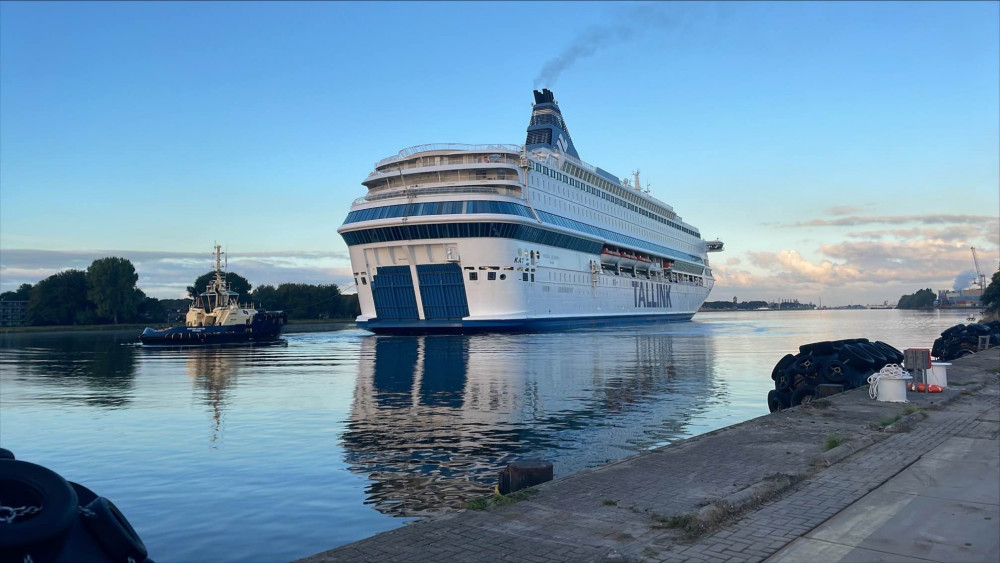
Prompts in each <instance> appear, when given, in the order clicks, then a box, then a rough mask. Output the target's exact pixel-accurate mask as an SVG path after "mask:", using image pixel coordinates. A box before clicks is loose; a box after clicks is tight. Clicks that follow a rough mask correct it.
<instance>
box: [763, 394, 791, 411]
mask: <svg viewBox="0 0 1000 563" xmlns="http://www.w3.org/2000/svg"><path fill="white" fill-rule="evenodd" d="M790 401H791V395H789V394H788V393H782V392H780V391H768V392H767V409H768V410H769V411H771V412H778V411H780V410H784V409H787V408H788V407H789V406H790V405H791V402H790Z"/></svg>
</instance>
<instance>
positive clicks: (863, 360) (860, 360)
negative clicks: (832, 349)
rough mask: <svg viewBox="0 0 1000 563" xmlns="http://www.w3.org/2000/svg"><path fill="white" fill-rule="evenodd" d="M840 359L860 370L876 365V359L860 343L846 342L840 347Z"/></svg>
mask: <svg viewBox="0 0 1000 563" xmlns="http://www.w3.org/2000/svg"><path fill="white" fill-rule="evenodd" d="M840 361H842V362H844V363H845V364H850V365H852V366H854V367H856V368H858V369H859V370H861V369H864V368H868V367H872V366H874V365H875V359H874V358H872V357H871V355H870V354H868V352H867V351H865V349H864V348H862V347H861V346H859V345H858V344H845V345H844V346H842V347H841V348H840Z"/></svg>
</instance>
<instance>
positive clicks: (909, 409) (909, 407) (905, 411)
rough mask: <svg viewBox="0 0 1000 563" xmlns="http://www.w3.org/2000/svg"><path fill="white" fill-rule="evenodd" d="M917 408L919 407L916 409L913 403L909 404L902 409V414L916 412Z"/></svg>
mask: <svg viewBox="0 0 1000 563" xmlns="http://www.w3.org/2000/svg"><path fill="white" fill-rule="evenodd" d="M919 410H920V409H918V408H917V407H915V406H913V405H910V406H908V407H906V408H905V409H903V414H904V415H908V414H913V413H915V412H917V411H919Z"/></svg>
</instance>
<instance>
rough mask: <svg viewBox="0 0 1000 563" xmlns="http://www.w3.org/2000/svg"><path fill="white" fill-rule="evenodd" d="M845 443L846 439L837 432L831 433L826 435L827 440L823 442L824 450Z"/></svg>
mask: <svg viewBox="0 0 1000 563" xmlns="http://www.w3.org/2000/svg"><path fill="white" fill-rule="evenodd" d="M843 443H844V439H843V438H842V437H840V436H838V435H836V434H830V435H829V436H827V437H826V441H825V442H823V451H824V452H826V451H830V450H832V449H833V448H836V447H837V446H839V445H841V444H843Z"/></svg>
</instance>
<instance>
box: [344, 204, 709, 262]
mask: <svg viewBox="0 0 1000 563" xmlns="http://www.w3.org/2000/svg"><path fill="white" fill-rule="evenodd" d="M463 210H464V211H463ZM456 213H495V214H500V215H517V216H519V217H527V218H529V219H530V218H533V217H532V216H531V211H530V210H529V209H528V208H527V207H525V206H523V205H520V204H517V203H512V202H508V201H489V200H472V201H432V202H425V203H409V204H400V205H386V206H382V207H371V208H368V209H358V210H355V211H351V212H350V213H349V214H348V215H347V220H346V221H344V224H345V225H346V224H348V223H356V222H359V221H372V220H375V219H386V218H395V217H410V216H417V215H444V214H456ZM537 213H538V217H539V218H540V219H541V220H542V221H543V222H545V223H550V224H552V225H558V226H560V227H565V228H567V229H574V230H577V231H581V232H584V233H588V234H591V235H594V236H598V237H602V238H604V239H605V240H609V241H613V242H616V243H618V244H621V245H625V246H631V247H634V248H637V249H647V250H652V251H654V252H657V253H660V254H663V255H665V256H666V257H668V258H680V259H683V260H691V261H694V262H697V263H701V262H702V259H701V258H699V257H697V256H693V255H690V254H685V255H679V254H678V252H677V251H676V250H673V249H671V248H668V247H666V246H661V245H659V244H656V243H652V242H648V241H643V240H639V239H637V238H635V237H631V236H628V235H623V234H620V233H616V232H614V231H609V230H607V229H603V228H601V227H595V226H593V225H588V224H586V223H582V222H580V221H575V220H573V219H567V218H565V217H561V216H559V215H553V214H552V213H548V212H546V211H541V210H539V211H537ZM462 225H508V226H513V225H510V224H507V223H455V224H450V225H406V226H405V227H408V228H411V229H415V228H423V229H424V230H426V232H427V234H428V236H419V237H412V238H447V237H478V236H485V237H493V236H500V235H493V234H463V233H465V232H466V231H468V229H463V228H461V227H462ZM523 227H525V228H526V229H533V230H534V231H541V232H542V233H548V234H547V235H542V234H539V233H534V232H529V235H528V236H533V237H543V238H544V237H548V238H551V237H553V236H555V237H567V238H570V239H575V240H573V241H567V240H562V239H558V240H560V241H561V242H560V243H559V244H555V243H547V242H543V241H542V240H540V239H539V240H535V239H526V238H522V237H501V238H520V239H521V240H527V241H528V242H539V243H542V244H551V245H552V246H559V247H560V248H569V249H571V250H582V249H583V248H582V247H585V246H587V245H594V244H597V243H593V242H591V241H584V240H583V239H577V238H576V237H568V235H560V234H558V233H553V232H551V231H546V230H544V229H537V228H535V227H528V226H523ZM393 228H397V229H398V228H401V227H382V229H393ZM441 228H448V229H447V233H451V232H454V233H456V234H441V230H442V229H441ZM378 230H379V229H369V230H368V231H378ZM368 231H354V232H348V233H344V239H345V240H347V244H348V246H351V245H352V244H369V243H371V242H391V241H397V240H406V238H405V237H404V238H391V239H387V240H375V239H374V238H373V239H372V240H370V241H365V240H363V239H364V238H365V237H367V236H371V237H376V238H378V237H383V236H397V235H396V233H395V232H376V233H372V234H370V235H363V234H358V235H357V236H353V235H355V234H357V233H367V232H368ZM469 232H472V231H469ZM474 232H477V233H478V232H480V230H478V229H477V230H475V231H474ZM351 240H362V242H353V243H352V242H351ZM577 241H580V242H577ZM597 248H598V251H599V250H600V246H598V247H597Z"/></svg>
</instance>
